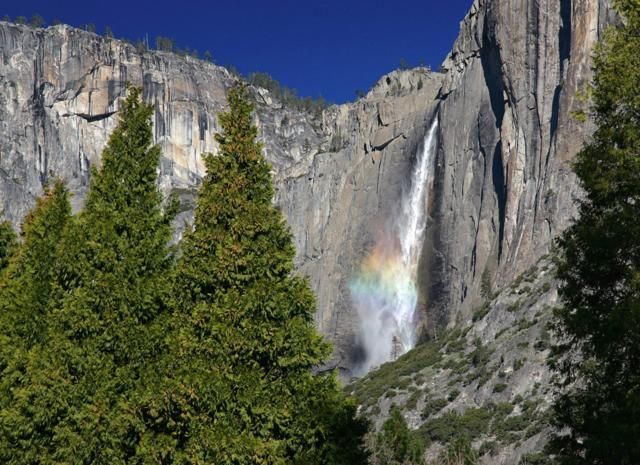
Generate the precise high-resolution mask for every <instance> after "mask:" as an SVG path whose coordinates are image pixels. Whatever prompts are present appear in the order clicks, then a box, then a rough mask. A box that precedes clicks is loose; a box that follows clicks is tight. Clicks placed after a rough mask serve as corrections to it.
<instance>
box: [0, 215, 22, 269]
mask: <svg viewBox="0 0 640 465" xmlns="http://www.w3.org/2000/svg"><path fill="white" fill-rule="evenodd" d="M17 245H18V243H17V240H16V233H15V232H14V231H13V226H12V225H11V223H10V222H8V221H3V222H2V223H0V272H1V271H2V270H4V269H5V268H6V267H7V265H8V264H9V258H10V257H11V255H13V252H14V251H15V249H16V246H17Z"/></svg>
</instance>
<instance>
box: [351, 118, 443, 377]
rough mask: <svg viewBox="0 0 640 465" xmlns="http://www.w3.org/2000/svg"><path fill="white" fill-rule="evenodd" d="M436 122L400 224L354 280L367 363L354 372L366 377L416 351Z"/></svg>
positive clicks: (385, 232)
mask: <svg viewBox="0 0 640 465" xmlns="http://www.w3.org/2000/svg"><path fill="white" fill-rule="evenodd" d="M437 128H438V120H437V118H436V119H434V122H433V123H432V125H431V128H430V129H429V131H428V132H427V135H426V136H425V140H424V143H423V144H422V147H421V150H420V151H419V153H418V157H417V160H416V166H415V167H414V171H413V174H412V176H411V187H410V189H409V190H408V192H407V193H406V195H404V196H403V198H402V208H401V209H399V213H398V218H395V219H394V220H393V221H392V222H390V223H388V224H387V225H386V227H384V228H382V231H381V232H380V233H379V234H378V237H377V240H376V242H375V245H374V247H373V248H372V249H371V250H370V251H369V253H368V254H367V256H366V257H365V259H364V260H363V262H362V264H361V266H360V268H359V270H358V273H357V274H356V275H355V276H354V277H353V278H352V279H351V281H350V283H349V290H350V293H351V301H352V303H353V305H354V307H355V311H356V315H357V318H358V327H357V330H356V337H357V339H358V343H359V345H360V346H361V347H362V348H363V349H364V352H365V359H364V360H363V361H362V362H360V365H359V366H357V367H355V368H354V372H355V374H356V375H362V374H365V373H367V372H369V371H370V370H372V369H374V368H376V367H378V366H380V365H381V364H383V363H385V362H388V361H389V360H394V359H396V358H397V357H399V356H400V355H402V354H404V353H405V352H407V351H409V350H410V349H412V348H413V347H414V346H415V342H416V341H415V340H416V326H417V315H416V303H417V300H418V286H417V268H418V261H419V259H420V253H421V250H422V242H423V237H424V231H425V228H426V216H427V215H426V212H425V210H426V208H425V205H427V204H428V198H427V197H428V192H429V189H428V188H427V187H428V185H429V184H430V183H432V182H433V179H432V176H431V171H432V170H431V169H430V168H431V166H432V165H433V159H434V154H435V151H436V143H435V140H436V134H437Z"/></svg>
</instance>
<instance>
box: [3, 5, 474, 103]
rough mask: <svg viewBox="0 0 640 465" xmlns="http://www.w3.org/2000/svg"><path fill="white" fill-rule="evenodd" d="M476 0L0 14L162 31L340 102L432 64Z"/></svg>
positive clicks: (9, 9)
mask: <svg viewBox="0 0 640 465" xmlns="http://www.w3.org/2000/svg"><path fill="white" fill-rule="evenodd" d="M471 3H472V0H444V1H443V0H396V1H391V0H386V1H379V0H326V1H323V0H226V1H222V0H209V1H206V2H205V1H202V0H155V1H152V0H100V1H96V0H18V1H3V2H0V17H1V16H2V15H5V14H7V15H9V16H10V17H11V18H12V19H15V18H16V17H17V16H20V15H22V16H26V17H30V16H31V15H32V14H34V13H38V14H40V15H41V16H43V17H44V18H45V19H46V20H47V21H48V22H51V21H52V20H54V19H59V20H61V21H62V22H64V23H68V24H71V25H74V26H79V25H81V24H85V23H93V24H95V25H96V28H97V32H99V33H102V31H103V30H104V27H105V26H109V27H111V29H113V32H114V35H115V36H116V37H127V38H129V39H132V40H135V39H139V38H142V37H144V36H145V35H148V37H149V41H150V43H151V44H153V43H154V38H155V36H157V35H162V36H168V37H171V38H173V39H174V40H175V42H176V45H177V46H179V47H182V48H184V47H189V48H195V49H198V50H199V51H200V52H201V53H202V52H204V51H205V50H209V51H210V52H211V54H212V55H213V57H214V60H215V61H216V63H218V64H221V65H227V64H233V65H234V66H235V67H236V68H237V69H238V70H240V71H241V72H242V73H243V74H246V73H248V72H251V71H263V72H266V73H269V74H270V75H272V76H273V77H274V78H275V79H277V80H278V81H280V82H281V83H283V84H285V85H287V86H288V87H292V88H295V89H297V90H298V93H299V94H300V95H302V96H306V95H311V96H314V97H315V96H318V95H322V96H323V97H325V98H326V99H328V100H330V101H333V102H337V103H341V102H344V101H347V100H353V98H354V95H355V91H356V90H357V89H360V90H365V91H366V90H368V89H369V87H370V86H371V85H372V84H373V83H375V82H376V81H377V79H378V78H379V77H380V76H381V75H383V74H384V73H387V72H389V71H391V70H393V69H394V68H397V67H398V64H399V63H400V59H402V58H404V60H406V62H407V63H408V64H409V65H418V64H421V63H424V64H428V65H430V66H431V67H432V68H434V69H437V68H438V67H439V66H440V64H441V63H442V60H443V59H444V58H445V56H446V54H447V52H448V51H449V50H450V48H451V45H452V44H453V41H454V40H455V38H456V36H457V34H458V29H459V24H460V21H461V20H462V18H463V17H464V15H465V14H466V12H467V10H468V9H469V7H470V6H471Z"/></svg>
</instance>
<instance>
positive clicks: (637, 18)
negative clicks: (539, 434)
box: [552, 0, 640, 464]
mask: <svg viewBox="0 0 640 465" xmlns="http://www.w3.org/2000/svg"><path fill="white" fill-rule="evenodd" d="M615 5H616V7H617V9H618V11H619V12H620V13H621V14H622V15H623V17H624V21H623V25H622V26H621V27H619V28H612V29H610V30H608V31H607V32H606V34H605V36H604V39H603V41H602V42H601V43H600V44H599V46H598V48H597V50H596V53H595V57H594V69H595V78H594V83H593V89H592V91H593V113H594V115H593V116H594V119H595V123H596V126H597V129H596V131H595V134H594V135H593V139H592V140H591V141H590V142H589V143H588V144H587V145H586V146H585V147H584V149H583V150H582V151H581V152H580V153H579V155H578V158H577V162H576V164H575V171H576V173H577V175H578V178H579V179H580V181H581V184H582V187H583V188H584V192H585V196H584V199H583V200H581V201H580V204H579V212H580V216H579V219H578V220H577V221H576V223H575V224H574V225H573V226H572V227H570V228H569V229H568V230H567V231H566V233H565V234H564V235H563V236H562V237H561V239H560V241H559V245H560V252H561V254H560V255H561V256H560V260H559V271H558V273H559V278H560V280H561V283H562V285H561V287H560V296H561V298H562V302H563V304H564V305H563V308H562V309H560V310H558V311H557V314H556V330H557V331H558V334H559V336H560V341H561V342H560V343H559V345H558V346H557V347H556V348H555V352H556V355H558V356H560V357H561V359H560V362H558V363H557V364H556V365H555V367H556V369H557V370H558V371H559V374H560V375H561V379H562V381H561V385H560V387H561V389H562V392H561V395H560V396H559V398H558V400H557V401H556V403H555V412H556V426H557V427H558V429H559V430H560V431H561V432H560V433H558V434H557V435H556V437H555V439H554V441H553V447H552V449H553V451H555V452H556V453H557V454H558V455H559V461H560V462H561V463H565V464H633V463H640V440H639V438H640V350H638V348H639V347H640V88H639V87H638V82H640V54H639V53H638V50H640V3H638V1H637V0H619V1H616V2H615ZM566 429H569V430H570V432H569V433H566V432H564V431H566Z"/></svg>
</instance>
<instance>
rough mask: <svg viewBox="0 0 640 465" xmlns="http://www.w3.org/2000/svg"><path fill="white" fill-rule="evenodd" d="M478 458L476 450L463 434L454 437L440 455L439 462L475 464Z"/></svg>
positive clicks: (460, 464) (459, 464)
mask: <svg viewBox="0 0 640 465" xmlns="http://www.w3.org/2000/svg"><path fill="white" fill-rule="evenodd" d="M479 460H480V457H479V454H478V452H477V451H476V450H475V449H474V448H473V447H472V446H471V441H470V440H469V438H467V437H465V436H461V437H458V438H456V439H454V440H453V441H452V442H451V444H449V446H448V447H447V448H446V449H445V450H444V451H443V453H442V454H441V455H440V462H441V463H448V464H456V465H476V464H477V463H478V462H479Z"/></svg>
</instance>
